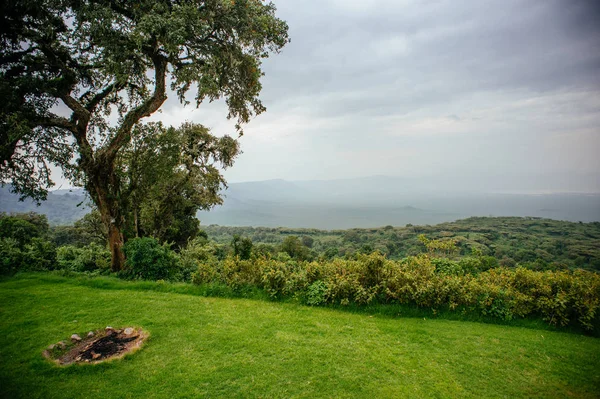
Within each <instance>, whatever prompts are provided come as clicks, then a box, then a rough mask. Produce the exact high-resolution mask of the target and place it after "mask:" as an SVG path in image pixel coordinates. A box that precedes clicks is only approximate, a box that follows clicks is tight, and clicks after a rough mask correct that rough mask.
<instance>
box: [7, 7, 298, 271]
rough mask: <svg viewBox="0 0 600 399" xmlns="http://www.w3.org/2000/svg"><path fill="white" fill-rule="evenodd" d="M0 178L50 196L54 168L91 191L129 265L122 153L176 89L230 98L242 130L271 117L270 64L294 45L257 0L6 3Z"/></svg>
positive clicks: (119, 261)
mask: <svg viewBox="0 0 600 399" xmlns="http://www.w3.org/2000/svg"><path fill="white" fill-rule="evenodd" d="M0 15H1V17H0V18H1V20H0V33H1V50H0V94H1V95H2V96H3V102H2V104H0V146H1V151H0V162H1V163H0V168H1V169H0V178H1V179H2V181H4V182H10V183H11V184H12V186H13V188H14V189H15V190H17V191H18V192H20V193H22V194H24V195H27V196H32V197H34V198H43V197H44V195H45V193H46V192H47V191H46V190H47V188H48V187H49V186H50V185H51V184H52V181H51V180H50V165H52V164H55V165H58V166H60V167H61V168H62V170H63V173H64V174H65V176H67V177H68V178H70V179H71V180H72V181H74V182H76V183H79V184H80V185H82V186H83V187H85V188H86V190H87V191H88V193H89V195H90V197H91V199H92V200H93V202H94V203H95V205H96V206H97V208H98V210H99V212H100V214H101V216H102V220H103V222H104V224H105V225H106V226H107V230H108V240H109V246H110V250H111V253H112V267H113V270H120V269H122V268H123V265H124V257H123V252H122V250H121V248H122V245H123V233H122V229H123V224H124V219H125V218H124V215H123V213H122V212H123V209H122V207H121V204H122V201H121V192H120V190H121V187H122V184H121V183H120V181H119V179H120V174H119V173H118V170H117V168H116V167H115V165H116V163H117V159H118V157H119V153H120V151H121V150H122V149H123V147H124V146H126V145H127V144H128V143H129V142H130V141H131V133H132V129H133V128H134V126H135V125H136V124H138V122H139V121H140V120H141V119H142V118H144V117H147V116H150V115H151V114H153V113H154V112H156V111H157V110H158V109H159V108H160V107H161V106H162V104H163V103H164V102H165V100H166V98H167V85H170V87H171V89H172V90H173V91H174V92H175V93H176V94H177V96H178V97H179V99H180V101H181V102H182V103H185V102H186V100H185V95H186V93H187V92H188V91H189V90H190V89H193V90H194V91H195V102H196V106H199V105H200V103H201V102H202V101H203V100H205V99H207V100H210V101H213V100H216V99H219V98H223V97H224V98H225V100H226V104H227V106H228V108H229V115H228V117H229V118H233V119H235V120H236V122H237V123H236V128H237V129H238V130H239V133H240V134H241V125H242V124H244V123H246V122H248V121H249V119H250V118H251V117H252V116H253V115H256V114H259V113H261V112H263V111H264V110H265V108H264V106H263V105H262V103H261V102H260V100H259V98H258V94H259V92H260V90H261V84H260V77H261V76H262V72H261V60H262V59H263V58H266V57H267V56H268V54H269V53H270V52H278V51H279V50H280V49H281V48H282V47H283V46H284V45H285V44H286V43H287V42H288V41H289V39H288V34H287V30H288V27H287V25H286V23H285V22H284V21H282V20H280V19H278V18H277V17H276V16H275V6H274V5H273V4H272V3H268V4H265V3H263V2H262V1H260V0H188V1H186V0H141V1H129V0H96V1H92V0H35V1H34V0H20V1H19V0H8V1H4V2H2V5H1V6H0Z"/></svg>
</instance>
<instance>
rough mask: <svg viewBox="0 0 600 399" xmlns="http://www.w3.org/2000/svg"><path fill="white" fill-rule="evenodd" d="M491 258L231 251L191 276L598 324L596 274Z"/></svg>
mask: <svg viewBox="0 0 600 399" xmlns="http://www.w3.org/2000/svg"><path fill="white" fill-rule="evenodd" d="M489 266H490V265H489V259H487V258H486V257H473V258H469V259H468V261H458V262H456V261H449V260H443V259H434V260H432V259H431V258H430V257H428V256H426V255H422V256H418V257H409V258H406V259H404V260H402V261H392V260H388V259H386V258H385V257H384V256H382V255H380V254H376V253H374V254H371V255H360V256H358V257H357V258H356V259H355V260H344V259H334V260H332V261H323V262H301V261H295V260H292V259H287V260H286V259H266V258H258V259H254V260H241V259H239V258H234V257H229V258H227V259H225V260H224V261H221V262H219V261H216V260H215V259H212V260H210V261H208V262H200V266H199V269H198V271H197V272H196V273H194V274H193V281H194V282H195V283H197V284H201V283H211V282H212V283H214V282H217V283H221V284H227V285H228V286H230V287H231V288H233V289H240V288H242V287H246V286H254V287H259V288H262V289H264V290H265V291H267V292H268V293H269V294H270V295H271V297H274V298H281V297H292V296H293V297H296V298H298V299H300V300H301V301H303V302H304V303H306V304H309V305H320V304H326V303H330V304H341V305H348V304H351V303H354V304H370V303H400V304H410V305H416V306H419V307H425V308H432V309H437V310H441V309H446V310H450V311H458V310H461V311H468V312H475V313H479V314H481V315H484V316H490V317H493V318H497V319H501V320H511V319H513V318H516V317H527V316H530V315H532V316H539V317H542V318H543V319H544V320H545V321H547V322H548V323H550V324H553V325H561V326H565V325H568V324H575V325H579V326H580V327H583V328H585V329H587V330H593V329H597V328H598V320H599V314H598V310H599V307H600V276H599V275H598V274H596V273H592V272H587V271H583V270H578V271H574V272H572V271H543V272H540V271H533V270H528V269H525V268H522V267H518V268H516V269H508V268H489Z"/></svg>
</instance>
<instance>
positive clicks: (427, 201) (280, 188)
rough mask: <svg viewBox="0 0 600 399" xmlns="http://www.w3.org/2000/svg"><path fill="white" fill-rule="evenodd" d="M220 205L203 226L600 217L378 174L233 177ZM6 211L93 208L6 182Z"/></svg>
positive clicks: (569, 207)
mask: <svg viewBox="0 0 600 399" xmlns="http://www.w3.org/2000/svg"><path fill="white" fill-rule="evenodd" d="M224 195H225V201H224V204H223V205H222V206H218V207H215V208H214V209H212V210H211V211H208V212H199V213H198V217H199V218H200V220H201V223H202V224H203V225H209V224H219V225H228V226H265V227H279V226H283V227H314V228H320V229H344V228H352V227H378V226H385V225H393V226H403V225H405V224H408V223H411V224H436V223H441V222H447V221H452V220H457V219H462V218H466V217H469V216H537V217H545V218H550V219H557V220H568V221H575V222H577V221H583V222H592V221H600V194H572V193H570V194H569V193H554V194H498V193H491V194H490V193H477V192H470V193H468V192H461V191H458V190H455V191H450V190H442V189H441V188H439V187H436V185H435V184H431V183H430V182H427V181H426V180H420V179H407V178H398V177H388V176H372V177H365V178H355V179H338V180H308V181H287V180H265V181H256V182H244V183H231V184H230V185H229V188H228V189H227V191H226V192H225V193H224ZM0 211H4V212H28V211H34V212H39V213H44V214H46V215H48V219H49V221H50V222H51V223H53V224H67V223H73V222H74V221H76V220H77V219H79V218H81V217H82V216H83V215H84V214H85V213H87V212H88V211H89V207H88V206H86V197H85V195H84V192H83V190H81V189H73V190H56V191H53V192H51V193H50V194H49V196H48V201H46V202H44V203H42V205H41V206H40V207H37V206H36V205H35V204H34V203H33V202H32V201H30V200H27V201H25V202H19V201H18V197H17V196H16V195H14V194H10V193H9V191H8V188H6V187H4V188H0Z"/></svg>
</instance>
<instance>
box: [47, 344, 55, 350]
mask: <svg viewBox="0 0 600 399" xmlns="http://www.w3.org/2000/svg"><path fill="white" fill-rule="evenodd" d="M54 348H56V345H54V344H52V345H50V346H48V350H49V351H51V350H53V349H54Z"/></svg>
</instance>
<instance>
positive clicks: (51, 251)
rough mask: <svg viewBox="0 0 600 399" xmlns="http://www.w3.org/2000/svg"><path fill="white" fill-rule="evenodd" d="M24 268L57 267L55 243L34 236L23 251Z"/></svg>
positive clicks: (45, 268)
mask: <svg viewBox="0 0 600 399" xmlns="http://www.w3.org/2000/svg"><path fill="white" fill-rule="evenodd" d="M23 255H24V262H23V264H22V269H24V270H52V269H54V268H55V267H56V247H55V246H54V243H52V242H50V241H46V240H44V239H42V238H38V237H34V238H32V239H31V242H30V243H29V244H27V245H26V246H25V251H24V252H23Z"/></svg>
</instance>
